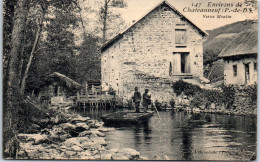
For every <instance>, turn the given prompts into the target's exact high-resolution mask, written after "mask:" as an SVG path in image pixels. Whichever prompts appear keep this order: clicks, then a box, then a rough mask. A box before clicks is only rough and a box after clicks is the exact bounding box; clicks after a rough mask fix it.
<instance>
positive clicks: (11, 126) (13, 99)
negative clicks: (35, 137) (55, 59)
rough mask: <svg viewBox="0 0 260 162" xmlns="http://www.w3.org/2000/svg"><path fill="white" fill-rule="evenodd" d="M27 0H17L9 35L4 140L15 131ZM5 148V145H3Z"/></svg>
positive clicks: (8, 138)
mask: <svg viewBox="0 0 260 162" xmlns="http://www.w3.org/2000/svg"><path fill="white" fill-rule="evenodd" d="M29 2H30V1H29V0H18V1H17V4H16V7H15V12H14V18H13V28H12V36H11V42H10V43H11V49H10V52H9V60H8V62H9V66H8V78H7V91H6V93H5V94H4V95H5V97H6V98H5V99H6V104H5V103H4V115H3V117H4V126H5V127H4V140H10V138H11V137H14V135H15V134H16V131H17V120H16V119H15V116H17V112H18V109H17V106H18V96H17V93H18V89H19V88H18V87H19V86H18V85H19V84H18V80H17V77H18V68H19V55H20V51H21V47H22V44H23V43H22V40H23V33H24V30H25V25H26V20H27V15H28V12H29ZM4 149H6V145H4Z"/></svg>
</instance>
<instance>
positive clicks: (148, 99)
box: [143, 89, 151, 112]
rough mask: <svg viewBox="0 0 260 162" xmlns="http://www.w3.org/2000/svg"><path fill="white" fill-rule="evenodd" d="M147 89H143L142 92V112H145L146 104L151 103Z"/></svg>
mask: <svg viewBox="0 0 260 162" xmlns="http://www.w3.org/2000/svg"><path fill="white" fill-rule="evenodd" d="M148 92H149V90H148V89H145V92H144V94H143V106H144V112H147V110H148V105H150V104H151V95H149V94H148Z"/></svg>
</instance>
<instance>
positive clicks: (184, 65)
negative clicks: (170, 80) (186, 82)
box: [181, 53, 190, 73]
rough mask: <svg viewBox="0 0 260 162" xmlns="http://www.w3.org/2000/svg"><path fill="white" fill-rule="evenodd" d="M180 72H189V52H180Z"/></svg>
mask: <svg viewBox="0 0 260 162" xmlns="http://www.w3.org/2000/svg"><path fill="white" fill-rule="evenodd" d="M181 73H190V61H189V53H181Z"/></svg>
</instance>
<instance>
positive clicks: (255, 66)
mask: <svg viewBox="0 0 260 162" xmlns="http://www.w3.org/2000/svg"><path fill="white" fill-rule="evenodd" d="M254 70H255V71H257V63H256V62H254Z"/></svg>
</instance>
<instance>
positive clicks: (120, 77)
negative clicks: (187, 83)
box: [101, 1, 207, 102]
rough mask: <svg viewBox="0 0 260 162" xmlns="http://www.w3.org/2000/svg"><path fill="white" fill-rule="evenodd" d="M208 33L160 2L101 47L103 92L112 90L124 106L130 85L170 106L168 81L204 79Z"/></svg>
mask: <svg viewBox="0 0 260 162" xmlns="http://www.w3.org/2000/svg"><path fill="white" fill-rule="evenodd" d="M206 35H207V33H206V32H204V31H203V30H201V29H200V28H199V27H198V26H196V25H195V24H194V23H192V22H191V21H190V20H189V19H187V18H186V17H185V16H184V15H183V14H182V13H181V12H179V11H178V10H177V9H175V8H174V7H173V6H171V5H170V4H169V3H168V2H166V1H163V2H161V3H160V4H158V5H157V6H156V7H154V8H153V9H152V10H151V11H150V12H148V13H147V14H146V15H144V16H143V17H142V18H141V19H139V20H138V21H136V22H135V23H134V24H132V25H131V26H130V27H129V28H127V29H126V30H124V31H123V32H121V33H119V34H118V35H117V36H115V37H114V38H113V39H111V40H110V41H108V42H107V43H106V44H104V45H103V47H101V77H102V79H101V80H102V88H104V89H108V87H109V88H113V90H115V91H116V94H117V95H118V97H120V98H122V99H123V101H124V102H126V101H127V100H129V99H131V97H132V95H133V92H134V87H139V91H140V92H141V93H144V90H145V89H146V88H148V89H149V90H150V93H151V95H152V100H154V101H155V100H158V101H160V102H169V101H170V100H171V99H172V98H173V97H174V92H173V89H172V87H171V86H172V83H173V82H174V81H176V80H178V79H180V78H186V79H187V78H188V79H194V80H195V79H197V80H198V78H201V77H203V41H204V37H205V36H206Z"/></svg>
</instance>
